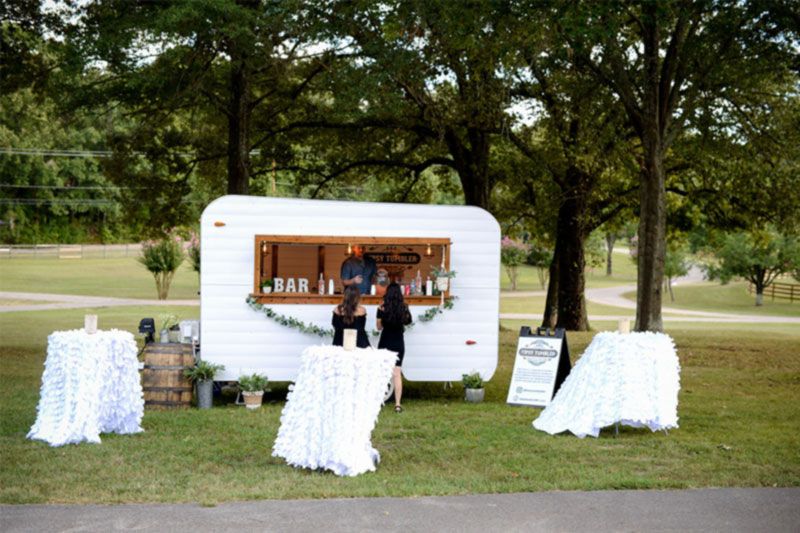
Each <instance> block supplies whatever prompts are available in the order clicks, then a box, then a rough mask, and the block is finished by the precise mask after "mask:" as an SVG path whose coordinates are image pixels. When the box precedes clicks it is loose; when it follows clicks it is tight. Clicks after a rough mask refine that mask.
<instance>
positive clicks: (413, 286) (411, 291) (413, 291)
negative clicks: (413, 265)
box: [408, 278, 417, 294]
mask: <svg viewBox="0 0 800 533" xmlns="http://www.w3.org/2000/svg"><path fill="white" fill-rule="evenodd" d="M408 294H417V285H416V280H415V279H414V278H411V283H410V285H409V289H408Z"/></svg>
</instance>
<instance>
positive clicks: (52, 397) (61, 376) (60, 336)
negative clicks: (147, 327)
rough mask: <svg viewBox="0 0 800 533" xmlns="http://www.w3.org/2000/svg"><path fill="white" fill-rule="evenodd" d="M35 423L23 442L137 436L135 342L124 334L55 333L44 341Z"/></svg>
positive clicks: (139, 407) (140, 403)
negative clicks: (132, 434) (113, 435)
mask: <svg viewBox="0 0 800 533" xmlns="http://www.w3.org/2000/svg"><path fill="white" fill-rule="evenodd" d="M37 411H38V413H37V416H36V422H35V423H34V424H33V427H31V430H30V431H29V432H28V438H29V439H37V440H43V441H45V442H47V443H48V444H50V445H51V446H62V445H64V444H77V443H80V442H84V441H86V442H94V443H99V442H100V433H110V432H114V433H120V434H129V433H139V432H141V431H143V430H142V427H141V421H142V415H143V414H144V396H143V394H142V384H141V381H140V379H139V364H138V360H137V358H136V342H135V341H134V339H133V335H132V334H131V333H130V332H127V331H120V330H116V329H112V330H110V331H98V332H97V333H94V334H91V335H89V334H87V333H86V332H85V331H84V330H82V329H78V330H70V331H55V332H53V333H52V334H51V335H50V336H49V337H48V338H47V359H46V360H45V363H44V374H43V375H42V387H41V390H40V396H39V406H38V408H37Z"/></svg>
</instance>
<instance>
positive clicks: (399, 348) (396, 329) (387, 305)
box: [377, 283, 411, 413]
mask: <svg viewBox="0 0 800 533" xmlns="http://www.w3.org/2000/svg"><path fill="white" fill-rule="evenodd" d="M408 324H411V313H410V312H409V311H408V306H407V305H406V303H405V302H404V301H403V293H402V292H401V291H400V285H398V284H397V283H391V284H390V285H389V287H387V289H386V295H385V296H384V297H383V305H381V306H380V307H379V308H378V324H377V325H378V329H379V330H380V331H381V340H380V341H378V348H385V349H387V350H391V351H393V352H397V364H396V365H395V367H394V374H393V375H392V381H393V382H394V411H395V413H402V412H403V406H401V405H400V398H401V397H402V396H403V377H402V375H401V374H400V368H401V367H402V366H403V356H404V355H405V352H406V345H405V341H404V340H403V332H404V331H405V326H407V325H408Z"/></svg>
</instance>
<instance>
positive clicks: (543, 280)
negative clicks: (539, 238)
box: [525, 243, 553, 289]
mask: <svg viewBox="0 0 800 533" xmlns="http://www.w3.org/2000/svg"><path fill="white" fill-rule="evenodd" d="M552 261H553V251H552V250H549V249H547V248H545V247H543V246H541V245H538V244H536V243H534V244H532V245H531V250H530V252H528V257H527V258H526V259H525V263H526V264H528V265H531V266H533V267H536V271H537V273H538V275H539V285H540V286H541V287H542V289H544V288H545V287H546V286H547V278H548V275H549V271H548V269H549V267H550V263H552Z"/></svg>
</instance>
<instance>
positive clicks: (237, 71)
mask: <svg viewBox="0 0 800 533" xmlns="http://www.w3.org/2000/svg"><path fill="white" fill-rule="evenodd" d="M296 8H297V6H296V5H295V2H292V1H278V0H267V1H264V2H262V1H259V0H235V1H234V0H228V1H221V2H135V3H130V2H124V3H120V2H116V1H114V0H95V1H93V2H89V3H86V4H85V5H81V6H79V7H78V8H76V9H77V10H78V11H77V13H78V14H79V15H80V17H76V19H77V20H78V23H77V24H76V25H74V27H73V28H72V31H71V32H70V33H69V36H70V43H71V44H72V45H73V46H74V47H75V50H76V53H79V55H80V57H81V58H82V64H80V65H77V68H80V69H90V68H92V67H91V66H92V65H97V64H104V67H103V68H102V69H100V70H99V72H98V73H97V74H98V75H97V78H98V79H96V80H91V79H90V80H87V83H86V84H84V85H82V86H81V87H79V88H78V89H76V91H75V98H74V99H73V101H74V103H77V104H81V105H87V106H98V105H99V104H100V103H101V102H108V103H109V104H110V105H111V106H117V105H123V106H125V107H126V108H127V109H128V110H129V111H130V112H132V113H134V114H135V116H136V117H137V121H136V127H137V129H138V130H139V131H135V130H134V131H131V132H130V134H131V135H133V136H134V138H137V137H138V140H141V139H142V138H148V137H147V136H148V134H152V133H153V132H154V131H155V130H158V129H160V128H167V129H169V130H171V133H173V134H174V133H176V132H179V133H180V135H181V136H182V137H183V140H184V141H185V142H181V143H180V146H179V147H178V146H171V145H169V144H164V145H162V146H161V148H162V151H163V155H164V156H165V157H167V158H168V159H171V160H172V162H174V161H175V159H176V157H175V154H174V153H172V152H175V151H177V150H176V149H180V150H181V151H185V149H186V148H185V143H186V142H188V143H189V146H190V147H191V151H190V152H189V153H192V152H194V153H195V154H196V155H195V156H191V157H188V158H185V159H186V160H185V161H183V163H182V164H181V168H180V169H179V170H178V171H177V174H178V175H181V174H186V173H188V172H191V171H193V170H194V168H195V166H196V165H198V164H199V163H201V162H207V161H213V160H218V159H224V160H225V161H226V165H225V170H226V175H227V179H226V180H225V182H226V189H227V192H228V193H229V194H247V193H248V192H249V188H250V180H251V177H252V176H253V174H254V168H253V167H254V165H255V166H256V168H257V169H260V168H264V167H270V166H271V165H272V160H273V158H274V156H275V154H274V153H273V151H272V150H270V149H269V146H270V145H269V143H270V142H271V141H273V140H274V137H275V135H276V132H278V131H280V130H281V129H282V127H283V126H284V125H285V121H286V114H287V113H290V112H291V111H292V110H293V109H294V108H295V107H297V106H298V105H299V104H298V99H299V98H300V96H301V95H302V94H303V93H304V91H305V90H306V89H307V88H308V86H309V84H310V83H311V81H312V80H313V79H314V78H315V77H316V76H317V75H318V74H319V73H321V72H322V71H323V70H324V65H325V61H326V58H327V55H326V54H325V53H324V52H323V53H321V54H313V53H307V51H306V49H305V47H304V44H305V42H304V41H303V39H302V37H303V35H304V32H303V31H301V30H300V29H299V27H300V26H301V25H302V24H303V23H304V22H303V21H301V18H302V17H301V16H300V15H298V10H297V9H296ZM94 68H95V69H97V68H98V67H94ZM176 115H178V116H182V117H183V119H177V120H176V118H175V116H176ZM254 132H258V135H257V136H255V135H254ZM162 137H163V135H162ZM223 139H224V140H223ZM134 144H135V143H134ZM254 150H258V151H260V152H259V155H258V156H256V160H255V161H253V160H251V157H252V156H251V154H252V153H253V151H254ZM167 164H172V163H167Z"/></svg>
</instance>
